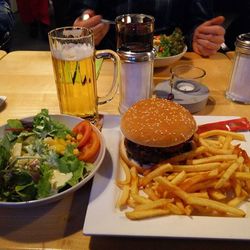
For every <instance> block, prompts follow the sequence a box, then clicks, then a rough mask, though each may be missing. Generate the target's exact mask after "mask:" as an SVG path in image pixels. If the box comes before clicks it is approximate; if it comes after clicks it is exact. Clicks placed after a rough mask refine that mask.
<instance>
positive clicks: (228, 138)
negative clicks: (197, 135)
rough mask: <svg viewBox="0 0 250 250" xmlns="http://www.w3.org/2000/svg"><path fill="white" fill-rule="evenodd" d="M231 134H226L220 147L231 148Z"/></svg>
mask: <svg viewBox="0 0 250 250" xmlns="http://www.w3.org/2000/svg"><path fill="white" fill-rule="evenodd" d="M232 139H233V138H232V136H231V135H227V136H226V138H225V141H224V144H223V146H222V149H228V148H231V142H232Z"/></svg>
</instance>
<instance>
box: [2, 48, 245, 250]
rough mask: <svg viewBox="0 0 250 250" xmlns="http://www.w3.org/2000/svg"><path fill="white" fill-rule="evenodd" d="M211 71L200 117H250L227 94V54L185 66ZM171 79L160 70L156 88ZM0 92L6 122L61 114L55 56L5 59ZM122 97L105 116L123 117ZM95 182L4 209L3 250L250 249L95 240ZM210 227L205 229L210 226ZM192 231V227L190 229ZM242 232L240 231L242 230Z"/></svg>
mask: <svg viewBox="0 0 250 250" xmlns="http://www.w3.org/2000/svg"><path fill="white" fill-rule="evenodd" d="M178 63H189V64H193V65H196V66H199V67H202V68H204V69H205V70H206V72H207V76H206V78H205V80H204V83H205V84H206V85H207V86H208V87H209V89H210V97H209V101H208V105H207V107H206V108H205V109H204V110H202V111H201V112H199V113H198V115H237V116H246V117H248V118H250V112H249V111H250V109H249V106H246V105H240V104H236V103H233V102H230V101H229V100H227V99H226V98H225V96H224V92H225V89H226V87H227V85H228V81H229V75H230V71H231V67H232V65H231V64H232V63H231V61H230V60H229V59H228V58H227V57H226V56H225V55H223V54H220V53H218V54H216V55H214V56H212V57H211V58H201V57H200V56H198V55H196V54H194V53H187V54H186V55H185V56H184V57H183V58H182V60H181V61H180V62H178ZM111 68H112V67H111V64H110V63H104V65H103V68H102V71H101V75H100V77H99V84H100V86H101V90H102V91H103V90H104V89H105V84H106V83H107V82H109V81H110V80H111V76H110V75H111ZM168 77H169V68H163V69H157V70H155V78H154V81H155V84H157V83H159V82H161V81H163V80H165V79H167V78H168ZM0 93H1V95H5V96H7V101H6V105H5V106H3V107H2V108H1V109H0V124H3V123H5V122H6V120H7V119H9V118H21V117H25V116H29V115H34V114H36V113H37V112H39V111H40V109H41V108H48V109H49V110H50V112H51V113H58V112H59V108H58V102H57V97H56V88H55V84H54V78H53V72H52V65H51V58H50V54H49V52H34V51H33V52H31V51H30V52H26V51H22V52H21V51H19V52H18V51H17V52H11V53H9V54H8V55H6V56H5V57H4V58H3V59H2V60H0ZM118 102H119V96H118V95H117V96H116V97H115V99H114V100H113V101H111V102H110V103H108V104H105V105H103V106H100V111H101V112H108V113H112V114H118V109H117V106H118ZM90 188H91V182H89V183H88V184H87V185H86V186H84V187H83V188H81V189H80V190H78V191H77V192H76V193H75V194H74V195H72V196H69V197H67V198H65V199H63V200H61V201H59V202H57V203H53V204H48V205H46V206H41V207H37V208H27V209H7V208H0V249H72V250H78V249H84V250H85V249H92V250H94V249H102V250H103V249H137V250H140V249H144V250H145V249H146V250H147V249H176V250H178V249H192V250H196V249H205V250H206V249H215V250H216V249H229V250H230V249H248V248H249V247H250V246H248V247H247V245H249V243H248V242H243V241H229V240H193V239H181V240H180V239H168V238H165V239H162V238H161V239H151V238H133V237H130V238H127V237H101V236H98V237H97V236H95V237H89V236H85V235H83V234H82V226H83V221H84V217H85V212H86V208H87V203H88V198H89V193H90ZM204 226H205V225H204ZM190 230H192V229H190ZM239 230H240V228H239Z"/></svg>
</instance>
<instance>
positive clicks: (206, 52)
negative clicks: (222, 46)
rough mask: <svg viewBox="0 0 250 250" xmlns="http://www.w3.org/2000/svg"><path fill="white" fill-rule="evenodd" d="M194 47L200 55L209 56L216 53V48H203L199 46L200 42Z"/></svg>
mask: <svg viewBox="0 0 250 250" xmlns="http://www.w3.org/2000/svg"><path fill="white" fill-rule="evenodd" d="M196 49H197V50H198V51H199V54H200V55H201V56H205V57H208V56H211V55H214V54H216V52H217V50H212V49H207V48H204V47H203V46H201V45H200V44H198V43H197V44H196Z"/></svg>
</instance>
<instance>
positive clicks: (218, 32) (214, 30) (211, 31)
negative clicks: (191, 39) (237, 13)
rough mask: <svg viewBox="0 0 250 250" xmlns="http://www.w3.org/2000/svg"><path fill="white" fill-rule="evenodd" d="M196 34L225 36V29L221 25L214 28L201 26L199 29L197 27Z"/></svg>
mask: <svg viewBox="0 0 250 250" xmlns="http://www.w3.org/2000/svg"><path fill="white" fill-rule="evenodd" d="M196 32H199V33H204V34H212V35H222V36H224V34H225V29H224V28H223V27H222V26H219V25H213V26H205V25H200V26H199V27H197V29H196Z"/></svg>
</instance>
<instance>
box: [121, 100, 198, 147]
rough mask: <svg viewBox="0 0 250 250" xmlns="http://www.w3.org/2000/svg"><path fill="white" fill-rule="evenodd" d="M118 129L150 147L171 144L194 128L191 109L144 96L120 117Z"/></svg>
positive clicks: (183, 137)
mask: <svg viewBox="0 0 250 250" xmlns="http://www.w3.org/2000/svg"><path fill="white" fill-rule="evenodd" d="M121 131H122V133H123V135H124V136H125V137H126V138H127V139H128V140H130V141H132V142H134V143H137V144H140V145H143V146H149V147H171V146H175V145H178V144H181V143H183V142H185V141H187V140H188V139H190V138H191V137H192V136H193V134H194V132H195V131H196V122H195V120H194V118H193V116H192V115H191V113H190V112H189V111H188V110H187V109H185V108H184V107H182V106H181V105H179V104H177V103H175V102H172V101H168V100H166V99H160V98H151V99H144V100H141V101H139V102H137V103H135V104H134V105H133V106H131V107H130V108H129V109H128V110H127V111H126V113H125V114H124V115H123V117H122V119H121Z"/></svg>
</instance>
